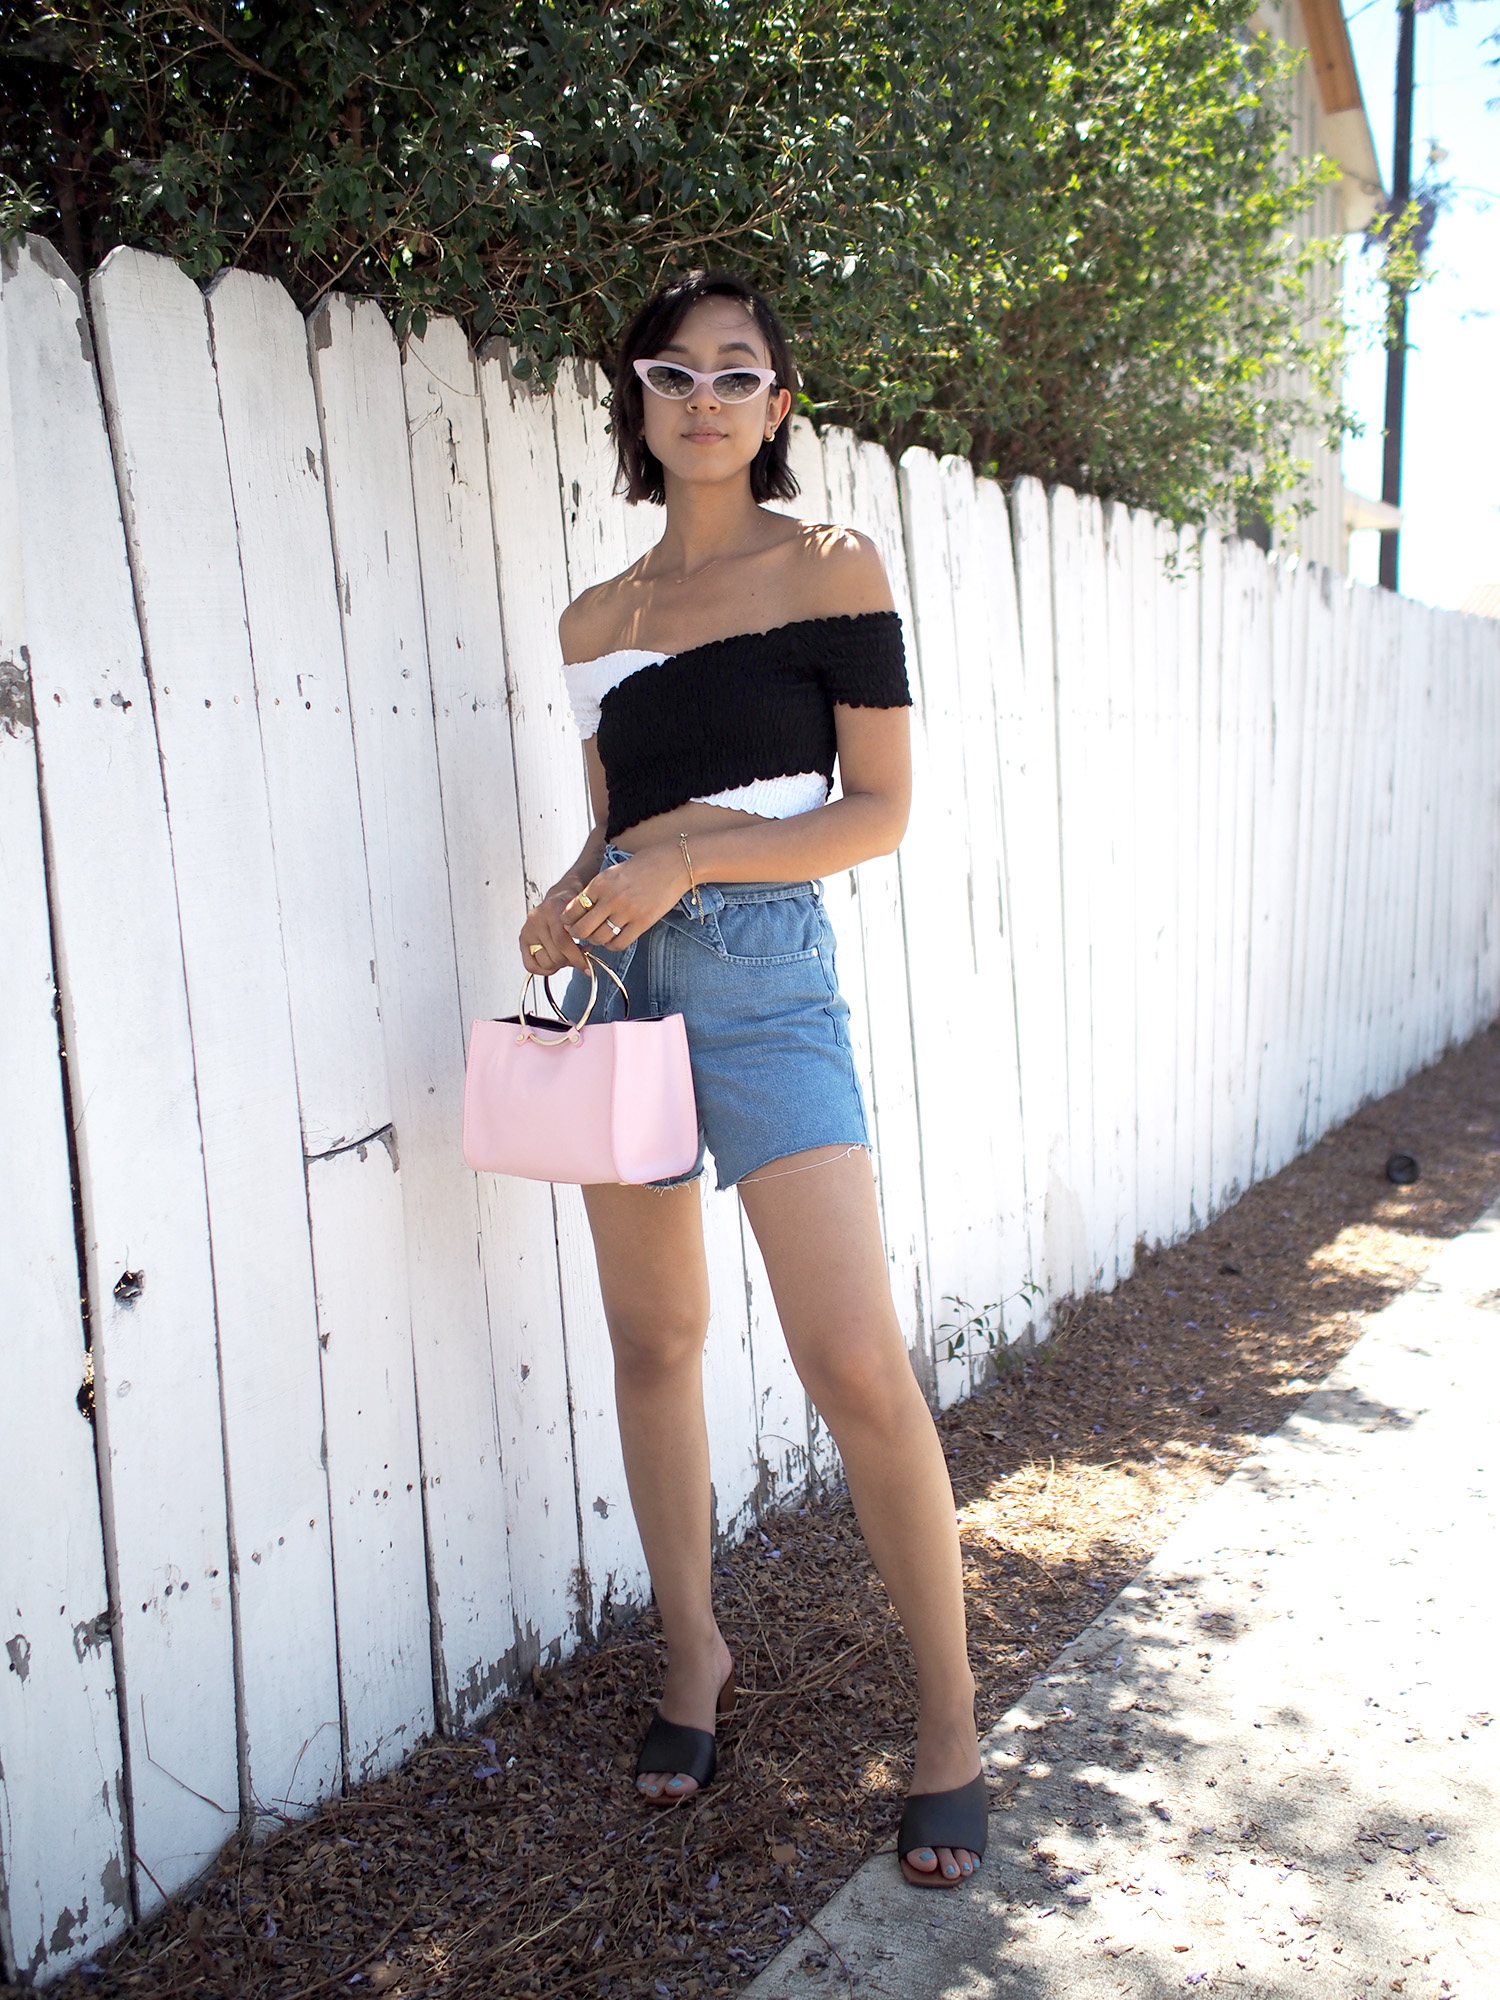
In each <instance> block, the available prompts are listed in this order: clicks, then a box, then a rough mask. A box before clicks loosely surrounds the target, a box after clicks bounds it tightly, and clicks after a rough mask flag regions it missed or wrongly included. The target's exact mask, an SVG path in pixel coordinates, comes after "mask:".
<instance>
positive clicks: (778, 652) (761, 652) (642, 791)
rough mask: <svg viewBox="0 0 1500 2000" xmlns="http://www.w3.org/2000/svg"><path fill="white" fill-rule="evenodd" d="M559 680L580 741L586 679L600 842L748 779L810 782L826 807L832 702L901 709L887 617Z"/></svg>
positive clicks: (793, 630) (776, 632)
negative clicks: (601, 779)
mask: <svg viewBox="0 0 1500 2000" xmlns="http://www.w3.org/2000/svg"><path fill="white" fill-rule="evenodd" d="M615 661H618V662H620V663H621V669H620V672H619V674H618V676H616V675H615V674H614V672H613V671H612V667H611V664H610V663H612V662H615ZM627 662H628V663H630V664H626V663H627ZM601 669H602V670H603V673H602V676H601V673H600V670H601ZM566 673H567V676H568V683H569V690H570V693H572V695H573V700H574V706H575V710H576V711H577V712H578V715H579V726H580V728H581V729H583V730H584V733H585V734H587V733H589V732H588V730H587V727H586V725H585V716H586V715H587V716H588V717H589V718H590V719H591V718H592V715H593V713H594V712H595V709H594V705H593V703H592V702H590V701H589V699H588V695H587V694H586V693H584V692H583V690H584V688H585V687H586V685H587V684H588V682H589V681H590V679H591V678H592V683H593V689H594V691H595V699H596V701H597V715H598V750H599V760H600V762H601V764H602V765H603V766H604V775H605V778H606V780H607V782H608V785H609V824H608V826H607V827H606V828H605V834H606V837H607V838H609V839H611V840H612V839H613V838H614V837H615V835H616V834H618V833H622V832H623V831H624V830H625V828H626V827H630V826H637V825H639V824H640V822H641V821H642V820H648V819H654V818H655V816H656V815H657V814H658V813H664V812H671V811H672V810H673V808H674V807H676V806H680V805H685V804H686V803H687V802H688V800H690V799H701V798H705V797H712V796H713V795H715V794H718V793H723V792H730V791H733V790H735V789H736V788H738V787H740V786H745V785H752V784H754V783H756V781H758V780H765V779H775V778H789V777H793V776H795V775H797V774H799V773H806V774H811V773H813V772H818V773H821V775H822V777H823V779H824V782H825V790H824V797H825V798H826V796H827V790H826V787H827V786H828V785H830V784H831V783H832V782H833V766H834V757H835V754H836V751H837V739H836V736H835V734H834V720H833V711H834V706H835V704H842V705H843V706H845V707H848V708H907V707H910V705H911V691H910V688H909V687H908V685H907V678H906V656H905V649H904V647H903V645H902V640H901V619H900V617H899V615H898V614H897V613H896V612H894V611H861V612H854V613H850V614H845V615H843V616H838V617H831V618H800V619H797V620H795V621H794V622H793V623H791V624H789V625H778V626H775V627H774V628H773V629H772V630H771V631H769V632H743V633H740V634H738V635H737V636H736V637H734V638H730V639H714V640H711V641H710V642H709V643H708V644H707V645H703V646H691V647H689V648H688V650H687V651H686V652H682V653H671V654H666V655H660V654H649V653H642V652H621V653H619V654H608V655H605V656H604V658H603V659H601V660H589V661H583V662H581V663H579V664H578V665H576V666H570V667H568V668H567V669H566ZM601 679H602V681H603V682H604V683H606V684H605V685H604V687H603V692H602V693H600V692H597V690H598V689H599V687H600V685H601Z"/></svg>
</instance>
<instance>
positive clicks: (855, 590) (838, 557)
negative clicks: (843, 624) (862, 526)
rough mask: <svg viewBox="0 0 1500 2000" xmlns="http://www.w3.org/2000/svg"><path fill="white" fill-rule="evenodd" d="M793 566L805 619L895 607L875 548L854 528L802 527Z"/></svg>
mask: <svg viewBox="0 0 1500 2000" xmlns="http://www.w3.org/2000/svg"><path fill="white" fill-rule="evenodd" d="M796 563H797V570H798V583H799V586H800V588H799V592H798V594H799V596H801V597H803V598H804V600H805V602H806V605H807V611H806V615H807V616H808V617H813V618H836V617H839V616H845V617H848V616H852V615H855V614H857V613H859V612H861V611H892V610H894V609H895V600H894V599H893V597H892V596H891V585H890V579H889V578H888V577H887V575H886V573H885V564H884V562H883V561H882V560H881V555H880V550H879V549H878V548H877V547H876V546H875V544H874V542H873V541H871V539H870V537H869V536H868V535H862V534H861V533H860V532H859V530H858V529H857V528H846V527H841V526H839V525H838V524H837V523H831V522H827V521H823V522H817V523H814V522H807V523H805V524H804V526H803V529H802V534H801V536H800V538H799V543H798V547H797V553H796Z"/></svg>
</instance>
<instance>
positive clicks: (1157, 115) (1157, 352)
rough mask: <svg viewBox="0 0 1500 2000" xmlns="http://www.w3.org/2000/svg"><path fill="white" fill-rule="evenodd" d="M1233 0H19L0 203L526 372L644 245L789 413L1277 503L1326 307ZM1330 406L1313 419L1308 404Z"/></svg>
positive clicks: (1158, 486)
mask: <svg viewBox="0 0 1500 2000" xmlns="http://www.w3.org/2000/svg"><path fill="white" fill-rule="evenodd" d="M1251 5H1252V0H1186V4H1183V0H1007V4H1006V5H1005V6H1004V7H1003V8H1000V9H997V8H994V7H975V8H973V9H972V10H969V9H966V8H964V7H962V6H954V5H950V4H943V0H905V4H901V0H898V4H897V5H896V6H895V7H894V8H888V7H886V6H884V5H881V4H876V0H767V4H765V5H761V6H756V7H752V6H746V5H743V4H740V0H616V4H613V5H611V4H608V0H605V3H604V4H601V5H599V6H598V7H597V11H596V10H595V9H594V8H592V7H589V6H575V7H566V6H562V7H560V6H552V5H546V4H539V0H506V4H504V5H496V4H493V0H474V4H472V5H469V6H460V5H451V6H444V5H433V6H417V5H392V6H374V5H363V6H357V7H352V8H345V7H336V6H332V5H320V4H308V0H268V3H267V4H265V5H259V4H250V0H245V4H239V5H214V4H212V0H203V4H202V5H201V6H197V7H195V6H190V5H186V4H180V5H179V4H171V0H143V4H139V5H133V6H132V5H117V4H112V0H90V3H89V4H78V5H71V6H67V5H64V6H45V5H36V4H33V5H31V6H29V7H27V6H24V5H23V6H21V7H12V8H11V9H9V10H8V20H9V23H10V26H9V27H8V29H6V30H4V31H3V33H4V37H5V38H4V40H3V42H0V64H3V72H0V86H3V96H4V109H3V112H0V172H3V173H4V175H5V177H6V178H5V181H4V184H3V188H0V194H3V197H4V209H3V214H0V226H3V228H4V230H5V232H6V233H7V234H14V233H15V232H16V231H17V230H20V229H32V230H36V231H40V232H42V233H45V234H46V235H48V236H49V237H50V238H51V239H52V240H53V241H54V242H55V243H56V244H57V246H58V247H59V248H60V249H61V250H62V252H63V254H64V255H65V256H66V257H67V258H68V260H69V261H70V263H71V264H72V265H73V266H74V268H75V269H77V270H79V271H80V272H81V271H83V270H85V269H86V268H88V267H90V266H92V265H93V264H95V263H97V262H98V261H99V259H100V258H101V257H102V256H103V255H104V254H105V253H106V252H107V251H108V250H109V249H110V248H111V247H112V246H113V245H115V244H117V243H133V244H138V245H141V246H143V247H145V248H148V249H155V250H162V251H166V252H168V253H169V254H171V255H172V256H174V257H176V258H178V259H179V260H180V261H181V263H182V264H183V266H184V267H185V268H186V269H187V270H188V271H189V272H191V273H192V274H193V275H194V276H195V277H197V278H199V279H205V280H206V279H207V278H209V277H210V276H212V274H213V273H214V272H215V271H216V270H218V269H219V268H220V267H221V266H223V265H225V264H239V265H245V266H248V267H250V268H253V269H257V270H263V271H271V272H274V273H275V274H276V275H277V276H279V277H280V278H281V279H283V281H284V282H285V283H286V284H287V285H288V287H289V288H290V289H291V291H292V292H293V294H294V295H295V297H296V298H297V299H298V300H299V302H300V303H301V304H302V305H303V306H304V307H306V306H310V305H311V304H312V303H313V302H314V301H315V300H316V299H317V298H318V297H319V296H320V294H321V293H323V292H324V291H326V290H328V289H329V288H330V287H332V286H339V287H341V288H343V289H346V290H356V291H362V292H367V293H370V294H373V295H374V296H376V297H378V298H380V299H381V300H382V301H383V303H384V304H385V305H386V307H387V309H388V310H389V311H390V312H391V314H392V317H393V319H394V320H395V323H396V325H397V328H398V330H400V331H405V330H406V329H407V328H413V329H415V330H417V331H418V332H420V331H421V329H422V327H423V326H424V325H425V323H426V318H427V316H428V315H429V314H431V313H436V312H451V313H455V314H457V315H458V316H459V317H460V318H461V319H462V320H463V321H464V323H465V324H466V326H467V327H468V329H469V331H470V333H471V334H472V335H474V336H475V337H476V338H482V337H483V336H485V335H486V334H490V333H496V332H503V333H505V334H506V335H508V336H509V337H510V338H511V339H512V340H513V341H515V342H516V343H517V344H518V345H519V346H520V347H521V348H522V350H523V351H524V352H525V354H527V355H528V356H529V357H531V360H532V362H533V363H534V364H535V365H536V366H537V367H538V368H540V369H541V370H542V371H543V372H544V373H548V372H550V370H551V369H552V368H553V367H554V366H555V364H556V362H557V360H558V359H559V358H560V357H561V356H563V355H567V354H575V353H590V354H596V355H599V356H600V357H601V358H604V357H606V356H607V353H608V349H609V344H610V341H611V339H612V337H613V336H614V335H615V334H616V333H617V331H618V329H619V327H620V325H621V323H622V321H623V320H624V319H625V318H626V317H627V316H628V314H629V313H630V312H631V311H632V310H633V308H634V307H635V305H636V304H637V303H638V302H639V300H640V299H641V298H642V296H643V295H644V294H645V293H646V292H647V291H648V290H649V289H650V288H651V286H653V285H654V284H655V283H656V282H657V280H658V279H659V278H660V277H661V275H662V274H663V273H664V272H665V271H668V270H670V269H672V268H673V267H676V266H685V265H692V264H701V263H709V262H716V263H727V264H730V265H733V266H734V267H736V268H738V269H740V270H742V271H744V272H745V273H746V274H747V275H749V276H750V277H752V278H754V279H755V280H757V281H758V282H760V283H761V284H763V285H764V286H765V287H766V288H767V289H768V290H769V291H770V292H771V294H772V295H773V296H774V297H776V298H777V299H778V301H779V302H780V303H781V305H782V306H783V308H784V310H785V312H786V315H787V317H788V320H789V322H790V323H791V325H792V327H793V329H794V331H795V333H796V334H797V336H798V337H799V342H800V349H801V352H802V354H803V355H804V357H805V359H806V364H807V385H806V386H807V392H808V397H809V404H808V407H809V409H810V410H811V411H812V413H813V414H814V415H815V416H817V417H818V419H819V420H820V421H821V420H837V421H841V422H844V423H848V424H851V425H853V426H854V427H855V428H856V429H857V430H858V431H860V432H861V433H862V434H863V435H865V436H867V437H874V438H878V439H880V440H882V441H883V442H885V443H886V444H888V445H889V446H890V447H891V448H892V449H893V450H894V449H900V448H901V447H903V446H905V445H907V444H911V443H917V442H920V443H925V444H930V445H933V446H935V447H937V448H938V449H940V450H957V451H961V452H965V453H967V454H969V455H970V456H971V457H972V459H973V460H974V463H975V464H976V466H978V467H980V468H981V469H984V470H988V471H992V472H995V473H997V474H999V475H1000V476H1001V477H1003V478H1006V479H1009V478H1012V477H1014V476H1016V475H1017V474H1020V473H1024V472H1031V473H1035V474H1037V475H1039V476H1040V477H1041V478H1043V479H1062V480H1065V481H1068V482H1069V483H1072V484H1075V485H1080V486H1085V487H1088V488H1090V489H1092V490H1093V491H1095V492H1098V493H1102V494H1105V495H1110V496H1117V497H1121V498H1124V499H1127V500H1130V501H1132V502H1137V503H1143V504H1146V505H1149V506H1152V507H1155V508H1156V509H1158V510H1160V511H1162V512H1164V513H1167V514H1169V515H1171V516H1173V517H1174V518H1178V519H1182V518H1189V517H1201V516H1203V515H1204V514H1205V513H1209V512H1217V513H1223V512H1225V511H1229V512H1231V513H1232V512H1234V511H1236V510H1238V511H1245V510H1246V509H1247V508H1254V507H1256V506H1260V507H1266V506H1268V505H1270V504H1272V502H1273V500H1274V496H1275V495H1276V493H1277V492H1279V491H1283V490H1285V488H1286V486H1287V485H1288V483H1289V480H1290V477H1291V467H1290V462H1289V457H1288V440H1289V438H1290V435H1291V431H1292V428H1293V426H1294V424H1295V423H1297V422H1298V421H1305V420H1306V419H1307V417H1308V416H1309V414H1310V413H1311V412H1310V408H1304V407H1303V406H1302V405H1301V403H1300V402H1299V399H1298V397H1297V395H1296V394H1294V393H1292V391H1291V390H1289V389H1288V387H1287V384H1288V383H1291V382H1294V381H1296V380H1297V379H1298V378H1299V374H1300V376H1301V379H1303V380H1304V381H1305V380H1313V381H1314V382H1316V381H1318V380H1321V379H1322V378H1321V377H1320V374H1319V371H1320V370H1321V369H1324V368H1326V366H1327V363H1328V361H1329V359H1330V354H1331V346H1330V342H1331V338H1332V336H1331V334H1330V330H1329V329H1328V328H1327V327H1325V326H1323V325H1321V324H1320V323H1318V322H1317V321H1316V320H1315V319H1314V318H1313V317H1312V316H1311V315H1310V312H1309V308H1308V306H1307V304H1306V299H1305V283H1304V281H1305V278H1306V275H1307V272H1308V270H1309V269H1310V267H1311V264H1312V262H1314V261H1315V260H1316V258H1317V257H1318V256H1319V255H1321V254H1324V252H1323V250H1322V249H1321V248H1320V247H1315V248H1313V249H1311V250H1309V249H1307V248H1303V249H1302V250H1300V251H1299V250H1298V249H1297V247H1296V246H1295V244H1294V243H1293V241H1292V235H1291V230H1290V227H1289V225H1290V223H1291V221H1292V218H1293V217H1294V216H1295V214H1296V213H1297V212H1298V210H1299V209H1300V208H1301V207H1303V206H1305V204H1306V202H1307V201H1308V200H1309V199H1310V196H1311V192H1312V189H1313V187H1314V185H1315V184H1316V182H1317V180H1318V178H1319V176H1320V174H1321V172H1322V171H1323V170H1322V169H1321V168H1318V167H1308V166H1307V165H1306V164H1305V163H1302V164H1300V165H1299V164H1298V163H1295V162H1292V161H1290V160H1289V159H1288V158H1287V156H1286V154H1285V152H1284V144H1283V142H1284V121H1283V118H1282V116H1281V112H1280V109H1279V107H1280V105H1281V102H1282V99H1283V95H1284V92H1283V85H1284V82H1285V78H1286V75H1287V74H1288V66H1287V60H1286V57H1285V55H1284V53H1282V52H1278V51H1277V50H1275V49H1274V48H1272V47H1271V46H1270V45H1269V44H1268V43H1267V42H1266V40H1265V38H1264V37H1263V36H1258V35H1256V34H1253V33H1252V32H1251V30H1250V28H1249V25H1248V21H1249V15H1250V11H1251ZM1323 421H1324V422H1325V423H1326V422H1327V421H1328V417H1327V411H1326V408H1325V410H1324V413H1323Z"/></svg>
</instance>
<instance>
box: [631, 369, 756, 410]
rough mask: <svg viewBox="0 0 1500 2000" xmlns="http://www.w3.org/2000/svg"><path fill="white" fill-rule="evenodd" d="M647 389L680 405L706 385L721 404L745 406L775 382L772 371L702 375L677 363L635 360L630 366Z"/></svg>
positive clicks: (723, 370) (717, 372) (717, 370)
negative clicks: (744, 404) (740, 404)
mask: <svg viewBox="0 0 1500 2000" xmlns="http://www.w3.org/2000/svg"><path fill="white" fill-rule="evenodd" d="M631 366H632V367H633V368H634V369H635V372H636V374H637V375H639V376H640V378H641V380H642V381H643V382H644V383H645V385H646V387H647V388H648V389H654V390H655V391H656V393H657V395H658V396H665V397H666V399H667V401H668V402H669V403H683V402H686V401H687V399H688V397H689V396H691V395H692V394H693V393H694V391H695V390H697V389H700V388H703V387H704V386H705V385H706V386H707V387H708V388H709V389H710V391H711V392H712V394H713V395H714V397H715V398H716V400H717V401H719V402H721V403H748V402H749V400H750V398H751V397H752V396H758V395H759V394H760V392H761V390H762V389H769V388H770V386H771V384H772V383H773V382H774V381H775V380H776V370H775V369H774V368H716V369H714V370H713V372H712V373H711V374H708V375H701V374H700V373H699V372H698V370H697V369H696V368H684V367H683V366H682V365H681V363H680V362H677V361H635V362H632V363H631Z"/></svg>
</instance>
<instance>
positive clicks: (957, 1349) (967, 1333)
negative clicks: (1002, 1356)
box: [938, 1278, 1043, 1361]
mask: <svg viewBox="0 0 1500 2000" xmlns="http://www.w3.org/2000/svg"><path fill="white" fill-rule="evenodd" d="M1042 1296H1043V1292H1042V1288H1041V1286H1040V1285H1039V1284H1038V1283H1037V1282H1036V1280H1035V1279H1034V1278H1028V1279H1026V1281H1025V1283H1024V1284H1023V1285H1022V1286H1021V1287H1020V1289H1019V1291H1014V1292H1010V1293H1008V1294H1007V1296H1006V1297H1005V1298H1003V1299H999V1300H996V1301H995V1302H994V1303H993V1304H991V1305H987V1306H972V1305H970V1304H969V1301H968V1300H967V1299H961V1298H960V1297H959V1296H958V1294H957V1293H956V1292H944V1294H943V1303H944V1304H945V1305H950V1306H952V1307H953V1309H954V1311H955V1312H956V1313H960V1314H962V1315H963V1317H962V1318H960V1319H952V1320H945V1321H944V1322H943V1324H942V1325H941V1326H940V1327H939V1328H938V1333H939V1335H946V1336H947V1341H948V1352H947V1353H946V1354H945V1355H944V1356H943V1359H944V1360H945V1361H956V1360H957V1359H958V1357H959V1356H960V1355H961V1354H966V1355H972V1354H973V1353H974V1352H975V1350H976V1349H979V1348H982V1349H983V1350H984V1352H985V1353H986V1354H994V1353H995V1352H996V1351H997V1350H998V1349H1001V1348H1003V1347H1004V1346H1005V1344H1006V1343H1005V1329H1004V1326H1003V1325H1002V1323H1001V1320H1002V1314H1003V1313H1004V1310H1005V1308H1006V1306H1008V1305H1009V1304H1010V1302H1011V1300H1012V1299H1024V1300H1025V1302H1026V1304H1027V1305H1028V1306H1031V1305H1035V1304H1036V1302H1037V1300H1038V1299H1040V1298H1041V1297H1042Z"/></svg>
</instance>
